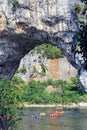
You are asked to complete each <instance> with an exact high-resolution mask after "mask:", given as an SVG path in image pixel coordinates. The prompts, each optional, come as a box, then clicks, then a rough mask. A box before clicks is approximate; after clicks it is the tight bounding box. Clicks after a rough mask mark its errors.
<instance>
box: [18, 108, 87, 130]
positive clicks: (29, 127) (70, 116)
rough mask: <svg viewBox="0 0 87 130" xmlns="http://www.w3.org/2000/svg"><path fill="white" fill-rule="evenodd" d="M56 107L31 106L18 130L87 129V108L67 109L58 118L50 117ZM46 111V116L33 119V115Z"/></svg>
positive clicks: (25, 112)
mask: <svg viewBox="0 0 87 130" xmlns="http://www.w3.org/2000/svg"><path fill="white" fill-rule="evenodd" d="M55 110H56V108H33V109H32V108H29V109H26V111H24V116H22V118H23V120H22V122H21V127H20V128H18V129H17V130H87V123H86V122H87V114H86V113H87V110H86V109H84V110H82V109H81V110H80V111H75V112H74V111H65V113H64V114H63V115H61V116H59V117H57V118H50V116H49V114H50V113H52V112H54V111H55ZM41 112H44V113H46V115H45V116H42V117H40V118H38V119H32V118H31V115H32V114H35V113H37V114H38V115H39V114H40V113H41Z"/></svg>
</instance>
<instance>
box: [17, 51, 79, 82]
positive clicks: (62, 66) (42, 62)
mask: <svg viewBox="0 0 87 130" xmlns="http://www.w3.org/2000/svg"><path fill="white" fill-rule="evenodd" d="M43 69H44V72H43ZM16 75H18V76H20V77H21V78H22V79H23V80H24V81H25V82H28V81H29V80H31V79H34V80H36V81H44V80H47V79H53V80H58V79H62V80H66V81H68V82H69V81H70V80H71V77H75V76H76V75H77V70H76V69H75V68H74V67H73V66H72V65H71V64H70V63H69V62H68V61H67V59H66V58H65V57H64V58H54V59H47V58H46V57H45V58H43V56H42V55H41V54H37V53H36V52H34V53H32V52H31V51H30V52H29V53H28V54H27V55H25V57H24V58H22V60H21V62H20V65H19V68H18V70H17V73H16Z"/></svg>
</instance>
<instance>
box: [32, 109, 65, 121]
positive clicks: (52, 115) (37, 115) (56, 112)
mask: <svg viewBox="0 0 87 130" xmlns="http://www.w3.org/2000/svg"><path fill="white" fill-rule="evenodd" d="M63 113H64V112H63V111H61V112H58V111H55V112H53V113H51V114H49V115H47V114H46V113H44V112H41V113H40V114H37V113H35V114H33V115H31V119H40V118H41V117H44V116H48V117H50V118H57V117H59V116H60V115H62V114H63Z"/></svg>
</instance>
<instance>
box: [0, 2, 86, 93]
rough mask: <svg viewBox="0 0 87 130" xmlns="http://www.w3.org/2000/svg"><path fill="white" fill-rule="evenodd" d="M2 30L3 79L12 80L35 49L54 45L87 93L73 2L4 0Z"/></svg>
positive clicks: (0, 63) (0, 71) (0, 11)
mask: <svg viewBox="0 0 87 130" xmlns="http://www.w3.org/2000/svg"><path fill="white" fill-rule="evenodd" d="M0 27H1V29H0V78H1V77H3V76H7V77H8V78H11V77H12V76H13V75H14V73H15V71H16V70H17V68H18V66H19V63H20V60H21V58H22V57H24V55H25V54H27V53H28V52H29V51H30V50H32V49H33V48H34V47H35V46H36V45H40V44H42V43H51V44H54V45H56V46H58V47H59V48H61V50H62V51H63V53H64V55H65V56H66V58H67V59H68V61H69V62H70V63H71V64H72V65H73V66H74V67H76V68H77V69H78V70H79V72H80V73H79V74H80V81H81V84H82V85H83V88H84V91H87V82H85V81H87V76H85V78H84V80H83V79H82V76H81V74H82V73H83V74H84V71H85V73H86V75H87V71H86V70H83V68H82V66H81V64H80V63H81V62H80V60H79V58H78V56H77V57H76V46H77V41H76V39H75V36H76V34H77V32H78V31H79V28H78V25H77V17H76V15H75V14H74V13H73V11H72V0H71V1H69V0H64V1H62V0H17V1H16V2H15V1H14V0H1V1H0ZM76 59H77V60H76ZM76 61H79V62H76ZM83 74H82V75H83Z"/></svg>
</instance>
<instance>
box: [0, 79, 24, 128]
mask: <svg viewBox="0 0 87 130" xmlns="http://www.w3.org/2000/svg"><path fill="white" fill-rule="evenodd" d="M16 83H17V79H16V78H14V79H12V81H10V80H8V79H7V78H5V77H4V78H3V79H2V80H1V81H0V127H1V129H2V130H9V129H11V130H13V129H15V127H16V122H17V121H18V120H19V118H18V112H19V108H18V106H19V103H20V102H21V99H22V98H21V96H22V93H21V92H22V91H21V89H22V87H23V82H22V84H21V83H19V84H18V85H17V84H16Z"/></svg>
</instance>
